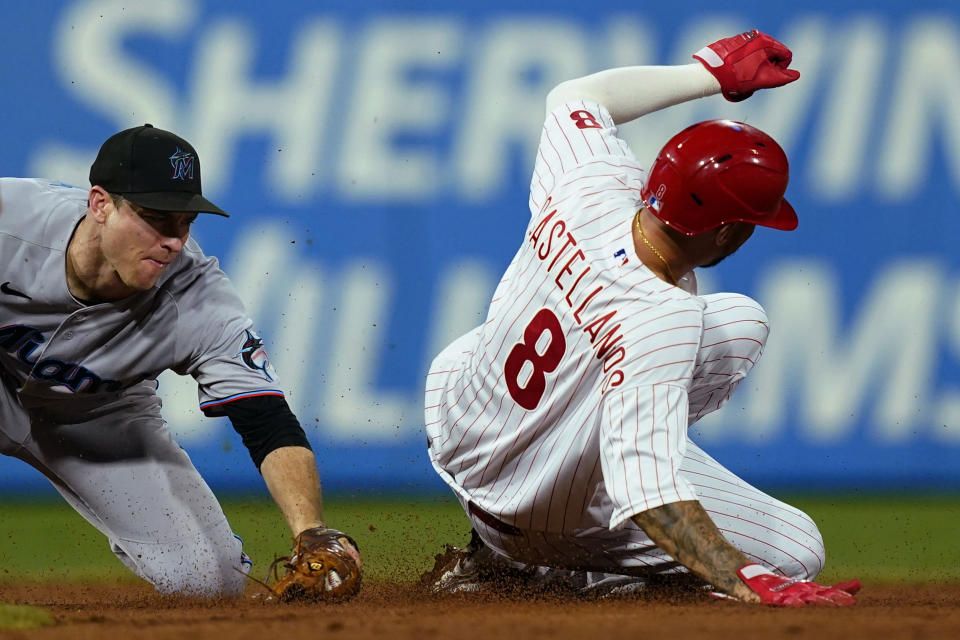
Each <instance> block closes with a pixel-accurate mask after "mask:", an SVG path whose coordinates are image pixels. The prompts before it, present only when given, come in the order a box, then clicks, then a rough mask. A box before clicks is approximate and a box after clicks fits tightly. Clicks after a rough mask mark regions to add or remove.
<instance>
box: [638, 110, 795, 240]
mask: <svg viewBox="0 0 960 640" xmlns="http://www.w3.org/2000/svg"><path fill="white" fill-rule="evenodd" d="M789 177H790V168H789V164H788V162H787V155H786V154H785V153H784V152H783V149H781V148H780V145H779V144H777V142H776V141H775V140H774V139H773V138H771V137H770V136H768V135H767V134H765V133H764V132H763V131H760V130H759V129H757V128H756V127H751V126H750V125H748V124H744V123H742V122H733V121H732V120H707V121H706V122H700V123H698V124H695V125H692V126H689V127H687V128H686V129H684V130H683V131H681V132H680V133H678V134H677V135H675V136H673V137H672V138H670V140H669V142H667V144H666V145H664V147H663V149H661V150H660V153H659V154H658V155H657V159H656V160H655V161H654V163H653V166H652V167H651V168H650V175H649V176H648V180H647V183H646V185H644V188H643V191H642V192H641V195H642V197H643V202H644V204H645V205H646V207H647V208H648V209H650V211H651V212H653V214H654V215H655V216H657V217H658V218H660V219H661V220H663V221H664V222H665V223H666V224H667V225H669V226H670V227H672V228H674V229H676V230H677V231H680V232H681V233H684V234H686V235H688V236H693V235H697V234H698V233H704V232H705V231H710V230H711V229H716V228H717V227H719V226H720V225H722V224H726V223H728V222H750V223H753V224H759V225H763V226H765V227H773V228H774V229H783V230H786V231H791V230H793V229H796V228H797V214H796V213H795V212H794V210H793V207H791V206H790V203H789V202H787V201H786V200H785V199H784V197H783V194H784V192H785V191H786V190H787V181H788V180H789Z"/></svg>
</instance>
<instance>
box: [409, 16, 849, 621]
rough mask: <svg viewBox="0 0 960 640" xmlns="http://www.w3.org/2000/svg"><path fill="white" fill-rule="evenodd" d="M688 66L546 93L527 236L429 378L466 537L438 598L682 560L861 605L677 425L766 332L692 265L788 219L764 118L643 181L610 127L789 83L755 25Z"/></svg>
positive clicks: (797, 518)
mask: <svg viewBox="0 0 960 640" xmlns="http://www.w3.org/2000/svg"><path fill="white" fill-rule="evenodd" d="M694 57H695V58H696V59H697V60H698V61H699V63H700V64H692V65H686V66H674V67H628V68H619V69H611V70H608V71H604V72H601V73H597V74H594V75H591V76H587V77H584V78H580V79H577V80H572V81H569V82H566V83H563V84H560V85H559V86H557V87H556V88H555V89H554V90H553V91H552V92H551V93H550V95H549V96H548V98H547V111H548V115H547V117H546V121H545V123H544V126H543V133H542V137H541V140H540V146H539V149H538V151H537V158H536V164H535V168H534V171H533V177H532V180H531V186H530V202H529V206H530V213H531V218H530V223H529V225H528V227H527V230H526V233H525V234H524V238H523V242H522V245H521V247H520V249H519V250H518V251H517V253H516V255H515V257H514V258H513V261H512V262H511V264H510V266H509V268H508V269H507V271H506V273H505V274H504V276H503V278H502V280H501V281H500V284H499V286H498V287H497V289H496V292H495V294H494V297H493V300H492V301H491V303H490V309H489V313H488V315H487V320H486V322H485V323H484V324H483V325H482V326H480V327H478V328H477V329H475V330H474V331H472V332H470V333H469V334H467V335H465V336H462V337H461V338H459V339H458V340H456V341H455V342H454V343H453V344H451V345H450V346H448V347H447V348H446V349H445V350H444V351H443V352H441V353H440V354H439V355H438V356H437V358H436V359H435V360H434V362H433V364H432V366H431V369H430V372H429V374H428V376H427V382H426V409H425V416H426V428H427V435H428V438H429V453H430V457H431V461H432V462H433V465H434V467H435V468H436V470H437V472H438V473H439V474H440V475H441V477H443V479H444V480H445V481H446V482H447V484H449V485H450V487H451V488H452V489H453V491H454V492H455V493H456V495H457V497H458V498H459V499H460V501H461V503H462V504H463V506H464V508H465V510H466V512H467V514H468V516H469V517H470V520H471V522H472V524H473V527H474V530H475V536H474V542H472V543H471V545H470V546H468V547H467V548H466V549H465V550H463V551H462V552H461V553H459V554H458V555H456V556H454V557H453V559H452V560H451V562H450V564H449V565H448V566H446V567H443V568H442V569H441V573H440V578H439V580H438V581H437V583H436V585H435V586H436V588H437V590H439V591H457V590H469V589H473V588H476V586H477V585H476V581H477V580H478V579H480V578H479V576H482V575H484V571H488V570H489V568H490V566H493V565H498V564H499V565H501V566H502V565H510V566H513V567H518V566H530V567H532V566H539V567H551V568H556V569H565V570H578V571H583V572H597V574H599V575H600V576H601V577H602V578H603V579H606V578H607V577H608V574H619V575H628V576H635V577H640V578H644V577H649V576H652V575H654V574H658V573H666V572H677V571H689V572H692V573H693V574H695V575H696V576H698V577H699V578H701V579H702V580H703V581H704V582H705V583H707V584H709V585H711V586H712V587H713V589H714V590H715V591H717V592H718V593H720V594H725V595H726V596H728V597H732V598H735V599H739V600H741V601H746V602H760V601H762V602H766V603H771V604H781V605H802V604H807V603H825V604H834V605H845V604H852V603H853V602H854V598H853V595H852V594H853V593H855V592H856V591H857V589H858V588H859V583H857V582H856V581H852V582H850V583H846V584H843V585H838V586H836V587H824V586H820V585H816V584H814V583H812V582H807V581H806V580H809V579H812V578H813V577H815V576H816V575H817V574H818V573H819V572H820V570H821V569H822V568H823V564H824V547H823V541H822V539H821V536H820V533H819V532H818V530H817V527H816V525H815V524H814V523H813V522H812V521H811V519H810V518H809V517H808V516H807V515H806V514H804V513H802V512H800V511H799V510H797V509H795V508H793V507H791V506H789V505H786V504H784V503H782V502H780V501H778V500H776V499H774V498H772V497H770V496H768V495H766V494H764V493H763V492H761V491H759V490H757V489H755V488H754V487H752V486H750V485H748V484H747V483H746V482H744V481H743V480H741V479H739V478H738V477H737V476H735V475H734V474H733V473H731V472H730V471H728V470H727V469H725V468H724V467H723V466H722V465H720V464H719V463H718V462H717V461H715V460H713V459H712V458H711V457H710V456H709V455H707V454H706V453H705V452H704V451H702V450H701V449H700V448H699V447H697V446H696V445H695V444H694V443H693V442H692V441H691V440H690V439H689V437H688V435H687V429H688V427H689V425H690V424H692V423H694V422H696V421H697V420H698V419H700V418H701V417H702V416H704V415H706V414H708V413H710V412H712V411H715V410H717V409H719V408H720V407H721V406H723V404H724V403H725V402H726V401H727V400H728V399H729V398H730V396H731V394H732V393H733V391H734V390H735V389H736V387H737V385H738V384H739V383H740V381H741V380H743V378H744V376H746V374H747V372H748V371H749V370H750V368H751V367H752V366H753V365H754V364H755V363H756V361H757V359H758V358H759V357H760V354H761V352H762V350H763V345H764V342H765V340H766V337H767V332H768V325H767V318H766V316H765V314H764V311H763V309H762V308H761V307H760V305H759V304H757V302H755V301H754V300H751V299H750V298H748V297H746V296H743V295H738V294H716V295H705V296H700V295H697V291H696V279H695V276H694V273H693V271H692V270H693V268H695V267H700V266H711V265H713V264H716V263H717V262H719V261H720V260H722V259H723V258H724V257H726V256H727V255H729V254H731V253H733V252H734V251H735V250H736V249H737V248H738V247H739V246H740V245H741V244H743V242H745V241H746V240H747V239H748V238H749V236H750V235H751V233H752V232H753V229H754V226H755V225H757V224H759V225H763V226H767V227H772V228H776V229H784V230H791V229H794V228H795V227H796V226H797V217H796V214H795V213H794V210H793V208H792V207H791V206H790V204H789V203H788V202H787V201H786V200H785V199H784V198H783V196H784V192H785V190H786V186H787V180H788V165H787V159H786V156H785V155H784V153H783V150H782V149H781V148H780V147H779V145H778V144H777V143H776V142H775V141H774V140H773V139H772V138H771V137H770V136H768V135H766V134H765V133H763V132H762V131H760V130H758V129H755V128H754V127H751V126H748V125H745V124H742V123H735V122H731V121H708V122H703V123H700V124H697V125H693V126H691V127H689V128H688V129H686V130H684V131H682V132H681V133H679V134H678V135H677V136H675V137H674V138H673V139H671V140H670V141H669V142H668V143H667V144H666V146H665V147H664V148H663V149H662V150H661V152H660V154H659V156H658V157H657V159H656V161H655V162H654V164H653V166H652V167H651V169H650V172H649V173H647V172H646V171H645V170H644V169H643V168H642V167H641V165H640V164H639V163H638V162H637V160H636V158H635V157H634V155H633V154H632V152H631V151H630V149H629V148H628V147H627V145H626V144H625V143H624V142H623V140H621V139H620V138H618V137H617V130H616V125H617V124H620V123H623V122H627V121H629V120H633V119H634V118H637V117H639V116H642V115H644V114H646V113H649V112H651V111H655V110H658V109H661V108H664V107H667V106H670V105H673V104H677V103H680V102H683V101H686V100H690V99H693V98H698V97H702V96H707V95H711V94H714V93H717V92H721V91H722V93H723V95H724V96H725V97H727V99H729V100H731V101H739V100H743V99H745V98H747V97H749V96H750V95H751V94H752V93H753V91H754V90H756V89H762V88H770V87H777V86H781V85H784V84H787V83H789V82H792V81H794V80H796V79H797V78H798V77H799V73H797V72H796V71H793V70H791V69H789V68H788V66H789V64H790V61H791V53H790V51H789V50H788V49H787V48H786V47H784V46H783V45H782V44H780V43H779V42H777V41H776V40H774V39H773V38H771V37H769V36H767V35H765V34H762V33H758V32H756V31H754V32H751V33H745V34H742V35H740V36H736V37H733V38H726V39H724V40H720V41H718V42H716V43H714V44H712V45H710V46H709V47H705V48H704V49H702V50H701V51H699V52H698V53H697V54H695V56H694ZM477 538H479V539H477ZM484 565H487V566H486V568H485V566H484ZM587 575H588V579H589V576H591V575H594V574H592V573H588V574H587Z"/></svg>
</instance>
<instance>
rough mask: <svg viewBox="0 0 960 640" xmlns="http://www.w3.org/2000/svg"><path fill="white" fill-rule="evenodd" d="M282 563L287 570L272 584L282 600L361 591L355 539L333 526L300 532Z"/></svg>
mask: <svg viewBox="0 0 960 640" xmlns="http://www.w3.org/2000/svg"><path fill="white" fill-rule="evenodd" d="M283 566H284V567H285V568H286V573H285V574H284V575H283V577H281V578H280V579H279V580H278V581H277V583H276V584H275V585H273V587H272V588H271V589H272V591H273V592H274V594H275V596H276V597H277V599H279V600H280V601H281V602H338V601H343V600H347V599H349V598H352V597H353V596H355V595H356V594H357V592H358V591H360V582H361V577H362V573H363V563H362V562H361V560H360V553H359V551H358V549H357V543H356V542H354V541H353V539H352V538H351V537H350V536H348V535H347V534H345V533H343V532H342V531H338V530H336V529H329V528H325V527H317V528H314V529H307V530H306V531H303V532H301V533H300V535H298V536H297V538H296V540H295V541H294V545H293V550H292V552H291V555H290V558H288V559H287V560H286V562H284V564H283Z"/></svg>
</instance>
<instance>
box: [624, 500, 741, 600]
mask: <svg viewBox="0 0 960 640" xmlns="http://www.w3.org/2000/svg"><path fill="white" fill-rule="evenodd" d="M633 521H634V522H636V523H637V525H638V526H639V527H641V528H642V529H643V530H644V531H645V532H646V534H647V535H648V536H650V539H651V540H652V541H653V542H654V544H656V545H657V546H658V547H660V548H661V549H663V550H664V551H666V552H667V553H668V554H670V556H671V557H673V559H674V560H676V561H677V562H679V563H680V564H682V565H683V566H685V567H686V568H688V569H689V570H690V571H692V572H693V573H694V574H696V575H698V576H700V577H701V578H703V579H704V580H706V581H707V582H708V583H710V584H711V585H713V587H714V588H715V589H717V590H718V591H723V592H724V593H728V594H730V595H733V596H737V597H738V598H740V599H741V600H745V601H749V602H752V601H754V600H756V599H757V597H756V594H754V593H753V591H751V590H750V589H749V588H747V586H746V585H745V584H744V583H743V582H742V581H741V580H740V578H739V577H738V576H737V569H739V568H740V567H742V566H743V565H745V564H748V563H749V562H750V561H749V560H747V558H746V556H744V555H743V554H742V553H740V552H739V551H737V550H736V549H735V548H734V547H733V545H731V544H730V543H729V542H727V541H726V539H724V537H723V536H722V535H721V534H720V531H719V530H718V529H717V526H716V525H715V524H714V523H713V520H711V519H710V516H708V515H707V512H706V511H704V510H703V507H702V506H701V505H700V503H699V502H697V501H695V500H688V501H684V502H674V503H671V504H665V505H663V506H661V507H657V508H655V509H650V510H648V511H644V512H643V513H639V514H637V515H635V516H633Z"/></svg>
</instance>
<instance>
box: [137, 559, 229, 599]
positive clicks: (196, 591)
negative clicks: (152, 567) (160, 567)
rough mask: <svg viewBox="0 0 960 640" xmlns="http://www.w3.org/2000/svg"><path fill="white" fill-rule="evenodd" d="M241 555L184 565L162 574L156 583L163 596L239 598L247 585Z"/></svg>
mask: <svg viewBox="0 0 960 640" xmlns="http://www.w3.org/2000/svg"><path fill="white" fill-rule="evenodd" d="M245 568H246V567H244V566H243V565H242V564H241V562H240V554H236V555H234V554H229V555H226V554H219V555H218V556H217V557H215V558H203V559H200V561H199V562H197V561H194V562H190V561H188V562H185V563H184V564H183V565H182V566H181V567H180V568H178V569H177V570H173V571H164V572H161V573H160V574H159V575H157V576H156V578H155V579H154V580H153V584H154V586H155V587H156V588H157V590H158V591H160V592H161V593H167V594H177V595H187V596H204V597H238V596H240V595H242V594H243V590H244V587H245V585H246V571H245V570H244V569H245Z"/></svg>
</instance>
